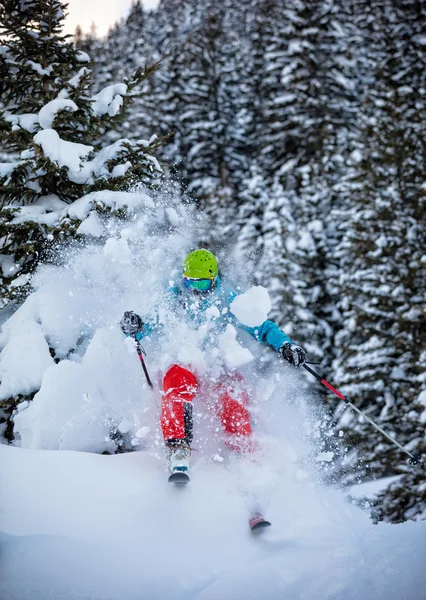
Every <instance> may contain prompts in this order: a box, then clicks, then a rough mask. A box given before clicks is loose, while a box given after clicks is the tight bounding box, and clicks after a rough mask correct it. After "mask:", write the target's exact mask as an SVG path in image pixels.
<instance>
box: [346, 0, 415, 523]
mask: <svg viewBox="0 0 426 600" xmlns="http://www.w3.org/2000/svg"><path fill="white" fill-rule="evenodd" d="M372 12H373V13H374V20H373V19H372V20H371V21H370V22H371V23H372V24H373V25H372V27H373V32H372V34H373V37H374V40H375V47H374V55H373V56H374V60H375V62H376V64H375V73H374V74H375V82H374V86H371V87H369V89H368V94H367V95H366V98H365V106H364V107H363V111H364V114H365V120H364V128H363V135H362V147H361V149H360V152H359V157H358V158H357V160H358V161H359V163H360V164H359V167H358V175H359V179H358V181H357V183H356V187H355V185H354V186H353V189H352V206H351V207H348V209H347V213H346V222H345V223H344V228H345V234H344V237H343V240H342V242H341V244H340V247H339V250H338V255H339V257H340V265H339V268H340V273H339V282H340V294H341V297H342V301H341V304H340V309H341V311H342V314H343V327H342V330H341V331H340V333H339V334H338V336H337V338H336V339H337V346H338V357H337V359H336V362H335V368H336V373H337V379H338V383H340V384H342V386H343V391H344V392H346V393H347V394H348V396H349V395H350V396H351V397H353V398H354V400H356V402H357V405H358V406H359V407H360V408H361V409H364V410H365V411H366V412H367V414H369V415H370V416H371V417H373V418H375V419H376V420H377V421H378V422H379V423H380V424H381V425H382V426H383V427H384V429H386V430H387V431H388V432H390V433H391V434H392V433H393V434H394V435H395V437H396V438H397V439H398V440H399V442H400V443H402V444H407V448H409V449H410V450H418V451H420V452H422V451H423V452H424V451H425V450H426V447H425V444H424V438H423V426H422V424H421V421H420V420H419V415H420V414H421V413H422V410H423V407H422V405H421V403H420V402H419V400H418V399H419V397H420V396H419V395H420V392H421V389H422V381H423V379H422V378H423V375H422V373H423V371H424V364H423V365H422V360H423V362H424V358H423V359H422V358H421V349H422V339H424V332H425V331H426V319H425V311H424V306H425V300H426V298H425V287H424V281H425V280H426V268H425V263H424V261H423V259H422V256H423V248H424V247H425V243H426V237H425V236H426V234H425V232H426V219H425V214H426V211H425V193H424V188H423V187H422V186H423V184H424V164H425V159H426V155H425V146H424V137H425V118H426V112H425V102H424V100H423V98H421V99H419V96H418V94H417V92H416V91H415V90H419V89H422V88H425V87H426V86H425V83H426V82H425V71H424V68H422V67H420V66H419V65H424V64H425V62H426V55H425V49H424V45H423V43H422V41H421V40H422V37H421V33H420V32H421V31H422V27H423V28H424V25H425V13H424V8H421V7H420V6H419V5H418V4H416V3H414V2H413V3H411V2H406V3H404V4H403V5H401V4H400V3H394V2H392V1H390V0H389V1H387V0H385V1H383V2H381V3H380V4H377V5H375V6H374V8H373V9H372ZM416 39H417V40H418V41H417V42H416V41H415V40H416ZM413 40H414V43H413ZM345 424H346V425H348V424H351V425H352V426H353V427H354V428H355V431H356V432H358V433H359V434H361V436H360V437H359V438H358V439H357V438H356V436H354V438H353V440H352V444H353V445H354V447H356V449H357V454H358V457H359V460H362V463H363V465H361V466H362V469H361V473H362V474H363V475H366V474H367V475H369V476H373V475H374V476H383V475H389V474H402V478H401V479H400V481H399V482H398V483H396V484H393V485H392V486H391V488H390V490H389V492H385V493H384V494H383V495H382V497H381V500H380V503H379V508H378V509H377V510H378V511H379V514H380V518H384V519H387V520H391V521H394V522H397V521H401V520H404V519H407V518H414V517H415V516H416V514H424V509H425V496H424V492H423V491H421V490H422V488H421V486H420V480H419V476H418V474H416V472H413V470H412V468H410V470H409V469H408V467H407V466H406V461H405V459H406V457H405V455H403V454H402V453H400V452H399V451H398V450H397V449H395V448H394V447H393V446H392V445H391V444H390V443H388V442H387V441H386V440H385V439H384V438H383V439H380V441H378V440H377V439H376V437H375V434H373V433H372V432H371V431H370V430H369V426H368V424H365V423H361V422H358V421H357V419H355V418H354V417H353V416H352V417H349V416H347V417H346V419H345ZM354 456H355V455H354ZM351 466H352V467H353V468H354V467H355V466H356V463H354V462H353V463H352V465H351ZM409 486H410V492H409V493H407V492H403V489H404V488H405V490H407V488H408V487H409ZM416 488H417V491H416Z"/></svg>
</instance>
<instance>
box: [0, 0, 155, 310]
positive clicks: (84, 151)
mask: <svg viewBox="0 0 426 600" xmlns="http://www.w3.org/2000/svg"><path fill="white" fill-rule="evenodd" d="M0 16H1V19H0V25H1V27H2V31H3V32H4V33H5V34H6V35H7V38H6V43H5V44H4V45H3V46H2V52H1V56H2V71H3V75H4V78H3V80H4V81H5V82H6V83H5V85H4V86H3V87H2V90H1V92H2V93H1V102H2V105H3V108H2V110H1V113H0V131H1V132H2V142H3V147H4V148H7V149H9V150H10V151H12V152H16V151H19V152H20V156H19V157H16V158H15V159H14V160H12V161H9V162H6V163H2V164H1V165H0V183H1V185H2V191H1V214H0V218H1V220H0V238H1V240H2V248H1V256H2V269H3V294H2V295H4V297H5V298H6V299H7V298H8V299H10V298H16V297H20V296H21V295H22V293H23V292H24V291H25V290H26V289H27V288H28V285H27V284H28V281H29V279H30V273H31V272H32V271H33V270H34V268H35V267H36V265H37V264H38V262H39V261H40V260H42V259H43V257H45V256H46V252H47V251H49V249H50V248H51V247H52V246H54V245H55V244H56V243H57V242H58V241H59V240H61V239H63V238H64V236H66V235H68V234H69V233H73V231H75V228H74V229H73V228H72V227H71V228H70V227H69V224H68V223H65V224H59V223H53V222H52V220H51V219H49V217H48V216H45V217H41V214H39V213H42V214H44V215H47V214H48V213H49V212H50V211H52V210H57V209H58V206H59V204H62V205H63V206H64V207H65V205H66V203H70V202H73V201H74V200H76V199H77V198H80V197H81V196H83V195H85V194H87V193H90V192H92V191H99V190H104V189H109V190H121V189H127V188H128V187H129V186H130V185H133V184H135V183H145V184H151V183H152V182H153V181H155V180H156V179H157V177H158V174H159V172H160V169H159V166H158V163H157V162H156V160H155V159H154V158H153V156H152V152H153V149H154V147H155V146H156V141H155V139H154V138H153V139H152V140H151V141H145V140H143V139H141V140H138V141H135V142H131V141H129V140H128V139H121V140H117V141H116V142H115V143H113V144H110V145H109V146H105V147H99V146H96V144H97V140H98V138H99V136H100V135H101V134H102V133H104V132H105V130H106V129H107V128H108V127H113V126H114V125H115V123H117V122H118V121H119V119H120V118H121V113H122V110H123V109H125V108H126V107H127V106H128V105H129V104H130V103H131V102H132V101H133V97H134V96H135V95H136V94H137V91H136V87H137V86H138V85H139V84H140V83H141V82H142V81H143V80H144V79H145V78H146V76H147V75H148V74H149V73H150V71H152V70H155V67H153V68H151V69H147V70H146V71H142V70H141V69H139V70H138V71H137V72H136V74H134V76H133V78H130V79H128V80H127V81H126V82H125V83H117V84H113V85H110V86H107V87H106V88H104V89H102V90H101V91H100V92H99V93H97V94H95V95H92V93H91V89H90V84H91V72H90V70H89V69H88V67H87V66H86V65H87V63H88V62H89V57H88V56H87V55H86V54H84V53H82V52H81V51H79V50H77V49H76V48H75V47H74V46H73V45H72V44H70V43H69V42H68V41H67V38H66V36H64V35H63V34H62V26H63V20H64V6H63V5H62V4H61V3H60V2H58V1H56V0H31V1H30V2H26V3H22V2H12V1H11V2H8V3H6V6H5V7H4V8H3V9H2V12H1V15H0ZM35 73H36V74H37V76H34V74H35ZM23 82H26V85H24V83H23ZM31 207H34V209H33V208H31ZM36 214H38V218H35V215H36ZM18 276H19V279H17V278H18Z"/></svg>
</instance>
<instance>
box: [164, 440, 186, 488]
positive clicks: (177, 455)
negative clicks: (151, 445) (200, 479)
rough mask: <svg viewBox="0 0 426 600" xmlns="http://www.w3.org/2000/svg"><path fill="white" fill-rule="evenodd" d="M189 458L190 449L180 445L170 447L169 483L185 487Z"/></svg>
mask: <svg viewBox="0 0 426 600" xmlns="http://www.w3.org/2000/svg"><path fill="white" fill-rule="evenodd" d="M190 456H191V448H190V447H189V446H187V445H184V444H181V445H179V446H176V445H173V446H170V458H169V465H170V472H171V475H170V477H169V482H170V483H175V484H176V485H185V484H186V483H188V482H189V457H190Z"/></svg>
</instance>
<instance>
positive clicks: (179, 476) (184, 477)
mask: <svg viewBox="0 0 426 600" xmlns="http://www.w3.org/2000/svg"><path fill="white" fill-rule="evenodd" d="M169 483H174V484H175V485H185V484H186V483H189V475H188V473H186V472H185V471H174V473H172V474H171V475H170V477H169Z"/></svg>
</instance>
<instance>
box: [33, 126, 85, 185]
mask: <svg viewBox="0 0 426 600" xmlns="http://www.w3.org/2000/svg"><path fill="white" fill-rule="evenodd" d="M34 142H35V143H36V144H37V145H38V146H41V148H42V149H43V153H44V155H45V156H46V157H47V158H48V159H49V160H51V161H52V162H54V163H55V164H56V165H57V166H58V167H60V168H61V167H66V168H67V169H68V171H69V177H70V179H71V181H74V182H75V183H85V182H86V181H87V178H88V177H87V175H86V174H84V175H83V180H80V178H79V177H77V175H78V174H79V173H80V172H81V170H82V163H83V161H84V160H85V159H86V158H87V157H88V156H89V154H90V153H91V152H92V151H93V146H85V145H84V144H77V143H75V142H67V141H66V140H62V139H61V138H60V137H59V134H58V133H57V132H56V131H55V130H54V129H44V130H43V131H39V133H37V134H36V135H35V136H34Z"/></svg>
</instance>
